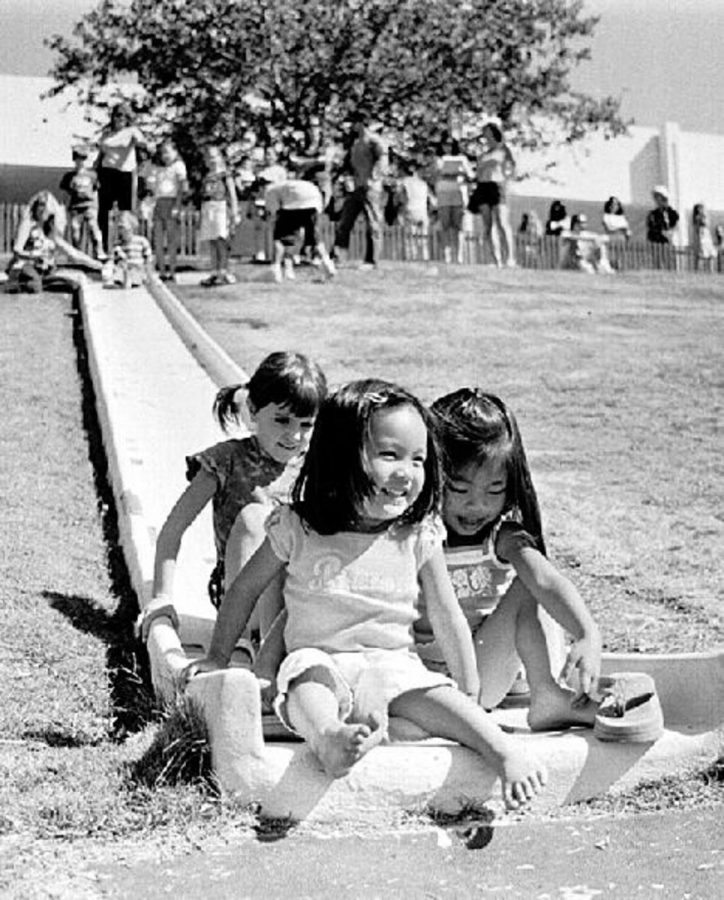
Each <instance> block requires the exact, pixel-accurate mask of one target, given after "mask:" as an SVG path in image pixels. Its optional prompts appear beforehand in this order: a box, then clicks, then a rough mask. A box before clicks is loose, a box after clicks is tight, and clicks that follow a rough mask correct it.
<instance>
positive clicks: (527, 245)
mask: <svg viewBox="0 0 724 900" xmlns="http://www.w3.org/2000/svg"><path fill="white" fill-rule="evenodd" d="M518 237H519V238H520V243H521V249H522V251H523V263H524V265H526V266H528V267H529V268H536V267H537V266H538V265H539V264H540V255H541V240H542V239H543V223H542V222H541V220H540V216H539V215H538V213H537V212H536V211H535V210H534V209H529V210H528V211H527V212H524V213H523V215H522V216H521V217H520V225H519V226H518Z"/></svg>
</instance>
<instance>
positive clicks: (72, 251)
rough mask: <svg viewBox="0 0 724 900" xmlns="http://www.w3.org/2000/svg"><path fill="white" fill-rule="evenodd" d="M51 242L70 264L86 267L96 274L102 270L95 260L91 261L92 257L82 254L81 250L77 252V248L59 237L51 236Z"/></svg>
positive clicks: (57, 235) (56, 235)
mask: <svg viewBox="0 0 724 900" xmlns="http://www.w3.org/2000/svg"><path fill="white" fill-rule="evenodd" d="M53 241H54V242H55V246H56V247H57V248H58V250H62V251H63V253H65V255H66V256H67V257H68V259H69V260H70V261H71V262H74V263H77V264H79V265H82V266H87V267H88V268H89V269H93V270H94V271H96V272H100V270H101V269H102V268H103V266H102V265H101V263H100V262H99V261H98V260H97V259H93V257H92V256H88V254H87V253H83V251H82V250H78V248H77V247H74V246H73V245H72V244H70V243H68V241H66V239H65V238H63V237H61V236H60V235H59V234H55V235H53Z"/></svg>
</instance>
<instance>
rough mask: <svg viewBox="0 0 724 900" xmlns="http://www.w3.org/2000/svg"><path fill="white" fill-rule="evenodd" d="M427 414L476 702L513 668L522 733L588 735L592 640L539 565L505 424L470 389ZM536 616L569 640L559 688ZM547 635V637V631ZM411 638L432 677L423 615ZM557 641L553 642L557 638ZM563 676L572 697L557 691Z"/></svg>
mask: <svg viewBox="0 0 724 900" xmlns="http://www.w3.org/2000/svg"><path fill="white" fill-rule="evenodd" d="M432 412H433V415H434V417H435V421H436V427H437V433H438V438H439V441H440V446H441V451H442V457H443V469H444V473H445V487H444V493H443V519H444V522H445V527H446V529H447V539H446V543H445V558H446V561H447V567H448V571H449V572H450V577H451V579H452V583H453V586H454V589H455V593H456V595H457V599H458V603H459V605H460V608H461V609H462V611H463V613H464V615H465V618H466V619H467V622H468V627H469V629H470V631H471V632H472V635H473V640H474V642H475V651H476V656H477V666H478V674H479V677H480V684H481V689H480V698H479V699H480V703H481V704H482V705H483V706H484V707H485V708H486V709H492V708H493V707H495V706H497V705H498V704H499V703H500V701H501V700H502V699H503V697H505V694H506V692H507V691H508V690H509V688H510V687H511V685H512V683H513V681H514V679H515V678H516V675H517V673H518V671H519V670H520V664H521V660H522V662H523V664H524V666H525V669H526V674H527V677H528V682H529V685H530V711H529V717H528V721H529V725H530V727H531V728H532V729H534V730H545V729H550V728H561V727H567V726H571V725H591V726H592V725H593V724H594V719H595V715H596V712H597V705H596V704H595V703H593V702H591V701H590V700H589V695H590V694H592V693H595V691H596V687H597V684H598V680H599V673H600V665H601V639H600V635H599V632H598V628H597V627H596V624H595V622H594V621H593V619H592V617H591V615H590V613H589V611H588V609H587V608H586V606H585V604H584V602H583V600H582V599H581V597H580V595H579V593H578V591H577V590H576V588H575V587H574V586H573V584H571V582H570V581H569V580H568V579H567V578H565V576H563V575H562V574H561V573H560V572H558V571H557V570H556V569H555V568H554V567H553V565H552V564H551V563H550V561H549V560H548V558H547V557H546V548H545V543H544V540H543V533H542V528H541V517H540V511H539V508H538V499H537V497H536V492H535V488H534V487H533V481H532V479H531V475H530V471H529V469H528V462H527V460H526V455H525V450H524V449H523V442H522V440H521V437H520V432H519V430H518V425H517V423H516V420H515V416H514V415H513V413H512V412H511V411H510V410H509V409H508V407H507V406H506V405H505V404H504V403H503V401H502V400H500V399H499V398H498V397H496V396H494V395H493V394H486V393H484V392H483V391H481V390H479V389H478V388H461V389H460V390H457V391H454V392H453V393H452V394H447V395H446V396H444V397H440V398H439V399H438V400H436V401H435V402H434V403H433V405H432ZM539 609H544V610H546V611H547V612H548V613H549V614H550V616H551V617H552V618H553V620H555V622H557V623H558V624H559V625H560V626H562V628H563V629H564V630H565V631H566V632H568V633H569V634H570V635H571V636H572V643H571V644H570V646H569V647H568V650H567V655H566V656H565V664H564V665H563V670H562V672H561V673H560V679H559V678H558V677H554V675H553V674H552V671H551V658H550V654H549V646H548V643H547V641H546V637H545V635H544V632H543V629H542V627H541V623H540V621H539V618H538V611H539ZM549 634H550V635H553V636H555V629H549ZM416 637H417V641H418V652H419V653H420V655H421V656H422V657H423V658H424V659H425V660H426V661H427V662H428V664H429V665H430V666H431V667H432V668H435V669H438V670H439V668H440V663H441V662H442V654H441V653H440V648H439V647H438V646H437V643H436V641H435V637H434V635H433V632H432V629H431V627H430V623H429V620H428V616H427V615H426V613H425V611H424V610H423V613H422V617H421V619H420V621H419V622H418V623H417V624H416ZM558 638H559V640H561V642H562V634H561V633H560V632H559V634H558ZM552 649H555V648H552ZM561 649H562V648H561V647H559V648H558V650H559V652H560V650H561ZM573 672H577V675H578V683H579V688H578V691H577V692H574V691H573V690H572V689H571V688H569V687H568V686H567V684H566V682H567V679H568V678H569V677H570V676H571V674H572V673H573ZM556 676H558V672H556Z"/></svg>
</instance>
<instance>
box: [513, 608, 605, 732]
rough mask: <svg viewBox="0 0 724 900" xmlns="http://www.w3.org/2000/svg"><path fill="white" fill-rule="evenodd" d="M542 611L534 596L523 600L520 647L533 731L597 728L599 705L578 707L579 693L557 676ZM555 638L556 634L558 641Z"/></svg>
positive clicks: (517, 643) (529, 720) (518, 636)
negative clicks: (596, 716) (582, 726)
mask: <svg viewBox="0 0 724 900" xmlns="http://www.w3.org/2000/svg"><path fill="white" fill-rule="evenodd" d="M526 594H527V591H526ZM540 612H541V610H540V609H539V608H538V606H537V604H536V603H535V601H534V600H533V598H532V597H530V595H528V596H527V597H525V596H523V597H522V598H521V603H520V608H519V613H518V618H517V629H516V646H517V648H518V653H519V654H520V658H521V659H522V660H523V665H524V666H525V670H526V674H527V676H528V684H529V686H530V709H529V711H528V724H529V725H530V728H531V730H532V731H546V730H551V729H558V728H569V727H571V726H572V725H593V721H594V716H595V713H596V704H594V703H588V704H585V705H583V706H574V705H573V701H574V700H575V698H576V693H575V691H573V690H572V689H571V688H569V687H567V686H566V685H563V684H561V683H560V682H559V681H557V680H556V679H555V678H554V677H553V674H552V671H551V657H550V653H549V648H548V641H547V640H546V633H545V631H544V629H543V626H542V625H541V622H540V618H539V613H540ZM553 624H554V625H555V624H556V623H553ZM551 630H552V629H551ZM555 637H556V636H555V635H554V639H555Z"/></svg>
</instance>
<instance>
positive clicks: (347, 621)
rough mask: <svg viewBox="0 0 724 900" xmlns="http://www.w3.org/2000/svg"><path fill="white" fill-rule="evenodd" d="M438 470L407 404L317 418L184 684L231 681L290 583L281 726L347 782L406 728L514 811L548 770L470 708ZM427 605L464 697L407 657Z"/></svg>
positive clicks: (360, 400)
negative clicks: (229, 670)
mask: <svg viewBox="0 0 724 900" xmlns="http://www.w3.org/2000/svg"><path fill="white" fill-rule="evenodd" d="M439 492H440V474H439V468H438V455H437V451H436V448H435V442H434V439H433V436H432V431H431V424H430V421H429V415H428V413H427V411H426V410H425V409H424V407H423V406H422V405H421V404H420V402H419V401H418V400H417V399H415V397H413V396H412V395H411V394H409V393H408V392H407V391H405V390H404V389H402V388H400V387H397V386H396V385H393V384H390V383H388V382H385V381H378V380H367V381H357V382H352V383H350V384H348V385H346V386H344V387H342V388H340V389H339V390H338V391H336V392H335V393H334V394H333V395H331V396H330V397H329V398H328V399H327V400H326V401H325V403H324V404H323V405H322V407H321V409H320V412H319V416H318V418H317V422H316V426H315V430H314V434H313V435H312V440H311V443H310V447H309V451H308V453H307V455H306V457H305V460H304V463H303V466H302V471H301V474H300V477H299V479H298V480H297V482H296V483H295V486H294V491H293V494H292V503H291V505H290V506H281V507H280V508H279V509H278V510H276V511H275V512H274V513H273V514H272V516H271V517H270V519H269V521H268V523H267V537H266V540H265V541H264V543H263V544H262V546H261V547H260V549H259V550H258V551H257V552H256V553H255V554H254V556H253V557H252V559H251V560H250V561H249V562H248V563H247V565H246V566H245V567H244V568H243V569H242V571H241V573H240V574H239V575H238V577H237V578H236V580H235V581H234V583H233V584H232V585H231V587H230V588H229V590H228V592H227V593H226V596H225V598H224V602H223V604H222V606H221V609H220V610H219V617H218V620H217V623H216V627H215V628H214V634H213V637H212V640H211V645H210V648H209V654H208V656H207V657H205V658H204V659H202V660H199V661H198V662H195V663H192V665H191V666H190V667H189V675H193V674H196V673H199V672H211V671H214V670H217V669H223V668H224V667H226V666H227V665H228V663H229V658H230V656H231V653H232V651H233V649H234V646H235V642H236V639H237V637H238V636H239V635H240V634H241V633H242V631H243V630H244V627H245V626H246V623H247V621H248V619H249V616H250V614H251V612H252V610H253V608H254V605H255V603H256V601H257V599H258V597H259V595H260V594H261V592H262V591H263V590H264V588H265V587H266V585H267V584H268V583H269V582H270V581H271V580H272V579H274V578H275V577H276V576H277V575H278V573H279V572H281V571H283V570H284V571H286V580H285V586H284V602H285V606H286V609H287V613H288V621H287V625H286V631H285V639H286V644H287V650H288V652H289V655H288V656H287V657H286V659H285V660H284V662H283V663H282V666H281V669H280V671H279V675H278V678H277V687H278V694H277V699H276V709H277V712H278V714H279V716H280V718H281V719H282V721H283V722H284V723H285V724H286V725H287V727H289V728H290V729H292V730H294V731H295V732H297V733H298V734H300V735H301V736H302V737H303V738H304V739H305V740H306V741H307V742H308V743H309V744H310V746H311V747H312V749H313V751H314V752H315V754H316V755H317V756H318V758H319V760H320V762H321V764H322V765H323V767H324V769H325V771H326V772H327V773H328V774H329V775H331V776H333V777H339V776H342V775H344V774H346V773H347V772H348V771H349V770H350V768H351V767H352V766H353V765H354V763H355V762H356V761H357V760H359V759H360V757H362V756H363V755H364V753H366V752H367V751H368V750H369V749H370V748H371V747H373V746H374V745H375V744H377V743H379V742H380V741H381V740H382V739H383V738H384V737H385V734H386V730H387V717H388V714H389V715H393V716H402V717H404V718H406V719H408V720H411V721H412V722H414V723H415V724H417V725H418V726H420V727H422V728H423V729H424V730H425V731H427V732H428V733H430V734H432V735H437V736H440V737H445V738H449V739H451V740H455V741H458V742H460V743H462V744H465V745H466V746H468V747H470V748H472V749H473V750H476V751H477V752H478V753H480V754H481V755H482V756H483V757H485V759H486V760H488V761H489V762H490V763H491V765H493V766H494V767H495V769H496V771H497V772H498V774H499V775H500V777H501V780H502V786H503V795H504V798H505V800H506V802H507V804H508V805H510V806H511V807H516V806H519V805H520V804H522V803H524V802H526V801H527V800H529V799H530V798H531V797H532V796H533V795H534V794H535V793H537V792H538V791H539V790H540V789H541V786H542V784H543V783H544V781H545V779H546V774H545V769H544V767H543V766H542V764H540V763H539V762H537V761H536V760H535V759H533V758H532V757H530V756H529V754H528V753H527V751H526V750H525V746H524V744H523V743H522V742H519V741H518V740H517V739H516V738H514V737H510V736H508V735H506V734H504V733H503V731H501V730H500V729H499V728H498V726H497V725H496V724H495V723H494V722H493V721H492V719H491V718H490V717H489V716H488V714H487V713H486V712H485V711H484V710H483V709H482V708H481V707H480V706H479V705H478V703H477V702H476V700H477V696H478V692H479V682H478V674H477V670H476V665H475V658H474V654H473V647H472V642H471V640H470V635H469V632H468V630H467V626H466V622H465V618H464V616H463V615H462V612H461V610H460V607H459V606H458V604H457V602H456V600H455V595H454V593H453V591H452V587H451V585H450V580H449V578H448V575H447V571H446V568H445V560H444V557H443V553H442V538H443V532H442V527H441V523H440V521H439V519H438V516H437V514H436V510H437V505H438V500H439ZM420 597H424V598H425V601H426V607H427V610H428V614H429V617H430V621H431V622H432V627H433V631H434V634H435V637H436V639H437V640H438V641H439V643H440V646H441V647H442V648H443V653H444V655H445V659H446V660H447V662H448V665H449V668H450V671H451V673H452V675H453V677H454V678H455V679H456V681H457V684H458V685H459V688H458V687H456V686H455V685H454V684H453V683H452V682H451V681H450V679H449V678H448V677H447V676H445V675H443V674H440V673H436V672H432V671H429V670H428V669H426V668H425V667H424V666H423V664H422V662H421V661H420V659H419V658H418V656H417V655H416V654H415V653H414V649H413V645H412V624H413V622H414V620H415V618H416V616H417V605H418V601H419V599H420Z"/></svg>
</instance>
